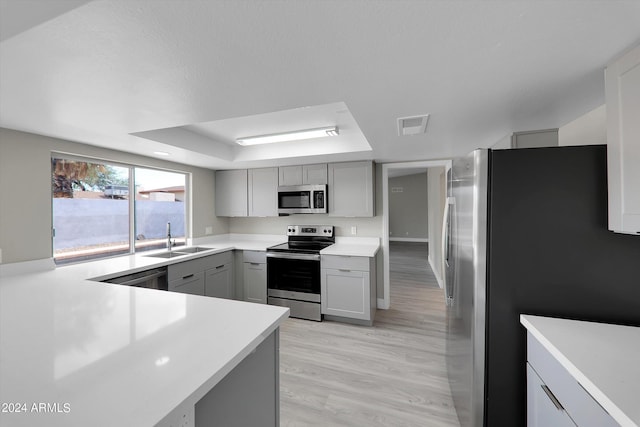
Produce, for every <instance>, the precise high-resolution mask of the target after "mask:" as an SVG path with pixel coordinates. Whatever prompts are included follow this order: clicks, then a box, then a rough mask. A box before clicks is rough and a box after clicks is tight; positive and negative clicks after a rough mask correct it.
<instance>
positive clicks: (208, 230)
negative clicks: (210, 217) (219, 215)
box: [204, 225, 213, 234]
mask: <svg viewBox="0 0 640 427" xmlns="http://www.w3.org/2000/svg"><path fill="white" fill-rule="evenodd" d="M204 234H213V227H212V226H210V225H208V226H206V227H205V228H204Z"/></svg>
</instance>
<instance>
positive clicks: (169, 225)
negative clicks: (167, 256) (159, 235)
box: [167, 222, 172, 252]
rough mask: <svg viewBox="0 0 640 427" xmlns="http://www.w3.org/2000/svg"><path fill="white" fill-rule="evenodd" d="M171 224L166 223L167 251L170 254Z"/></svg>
mask: <svg viewBox="0 0 640 427" xmlns="http://www.w3.org/2000/svg"><path fill="white" fill-rule="evenodd" d="M171 246H172V245H171V223H170V222H168V223H167V249H168V250H169V252H171Z"/></svg>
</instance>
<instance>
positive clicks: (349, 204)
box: [328, 161, 375, 217]
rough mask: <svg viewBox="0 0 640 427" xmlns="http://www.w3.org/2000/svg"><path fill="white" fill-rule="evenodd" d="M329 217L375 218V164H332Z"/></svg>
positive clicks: (330, 166)
mask: <svg viewBox="0 0 640 427" xmlns="http://www.w3.org/2000/svg"><path fill="white" fill-rule="evenodd" d="M328 174H329V176H328V178H329V179H328V184H329V216H341V217H372V216H375V203H374V175H373V174H374V169H373V162H371V161H363V162H346V163H330V164H329V166H328Z"/></svg>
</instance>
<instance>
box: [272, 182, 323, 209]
mask: <svg viewBox="0 0 640 427" xmlns="http://www.w3.org/2000/svg"><path fill="white" fill-rule="evenodd" d="M327 212H328V211H327V186H326V185H286V186H282V185H281V186H279V187H278V215H281V216H282V215H291V214H303V213H314V214H315V213H327Z"/></svg>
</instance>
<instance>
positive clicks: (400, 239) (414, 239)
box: [389, 237, 429, 243]
mask: <svg viewBox="0 0 640 427" xmlns="http://www.w3.org/2000/svg"><path fill="white" fill-rule="evenodd" d="M389 241H390V242H419V243H429V239H424V238H419V237H389Z"/></svg>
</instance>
